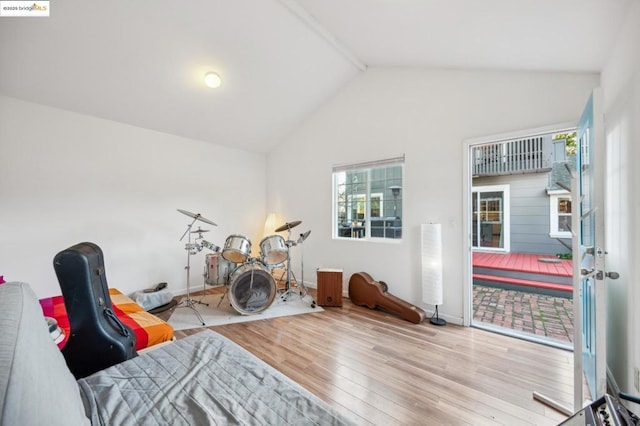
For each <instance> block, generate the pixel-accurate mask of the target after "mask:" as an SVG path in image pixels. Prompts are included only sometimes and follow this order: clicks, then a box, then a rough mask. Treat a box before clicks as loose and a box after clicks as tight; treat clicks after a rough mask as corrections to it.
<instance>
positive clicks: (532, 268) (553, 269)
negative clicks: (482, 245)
mask: <svg viewBox="0 0 640 426" xmlns="http://www.w3.org/2000/svg"><path fill="white" fill-rule="evenodd" d="M541 258H546V259H555V260H559V262H558V263H550V262H541V261H540V260H539V259H541ZM473 266H474V267H479V268H493V269H505V270H509V271H519V272H532V273H537V274H546V275H557V276H563V277H571V276H573V262H572V261H571V260H568V259H557V258H556V257H555V256H553V255H547V254H529V253H487V252H474V253H473Z"/></svg>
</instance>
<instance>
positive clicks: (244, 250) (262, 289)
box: [178, 209, 316, 325]
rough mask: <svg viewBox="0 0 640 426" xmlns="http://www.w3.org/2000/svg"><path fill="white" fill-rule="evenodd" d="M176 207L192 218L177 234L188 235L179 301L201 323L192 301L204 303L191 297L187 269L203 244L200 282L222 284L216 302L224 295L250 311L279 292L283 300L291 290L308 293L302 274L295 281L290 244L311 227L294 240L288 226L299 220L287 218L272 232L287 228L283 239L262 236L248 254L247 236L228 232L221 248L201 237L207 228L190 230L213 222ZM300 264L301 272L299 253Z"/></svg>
mask: <svg viewBox="0 0 640 426" xmlns="http://www.w3.org/2000/svg"><path fill="white" fill-rule="evenodd" d="M178 211H179V212H180V213H183V214H185V215H187V216H189V217H191V218H192V219H193V221H192V222H191V223H190V224H189V225H188V226H187V230H186V231H185V233H184V234H183V235H182V237H181V238H180V241H182V240H183V239H184V237H185V236H187V235H188V236H189V238H188V242H187V243H186V244H185V250H186V251H187V266H186V267H185V269H186V271H187V295H186V298H185V299H183V301H182V304H184V306H185V307H189V308H191V309H192V310H193V311H194V312H195V314H196V316H197V317H198V319H199V320H200V322H201V323H202V325H205V324H204V321H203V319H202V316H201V315H200V313H199V312H198V310H197V309H196V308H195V304H196V303H200V304H204V305H208V304H206V303H203V302H202V301H201V300H200V301H197V300H194V299H192V298H191V296H190V274H189V270H190V263H191V262H190V258H191V256H193V255H195V254H197V253H198V252H200V251H202V249H204V248H206V249H208V250H210V251H211V252H212V253H208V254H207V255H206V256H205V268H204V274H203V275H204V278H205V280H204V284H208V285H210V286H225V292H224V294H223V295H222V298H221V299H220V302H218V306H219V305H220V303H222V300H223V299H224V298H225V297H226V296H228V297H229V302H230V303H231V306H233V308H234V309H235V310H236V311H237V312H238V313H240V314H243V315H253V314H258V313H260V312H262V311H264V310H265V309H267V308H268V307H269V306H271V304H272V303H273V301H274V300H275V298H276V296H279V297H280V298H281V299H282V300H283V301H286V300H287V299H288V298H289V297H290V296H291V295H293V294H295V293H298V294H299V295H300V298H301V299H303V298H304V297H305V296H310V294H309V292H308V290H307V288H306V287H305V285H304V275H302V281H301V282H298V281H297V280H296V279H295V276H294V274H293V271H292V270H291V247H295V246H298V245H299V246H302V244H303V242H304V241H305V240H306V239H307V238H308V237H309V234H310V233H311V231H307V232H305V233H303V234H300V237H299V238H298V239H297V240H296V241H293V240H292V239H291V229H292V228H294V227H296V226H298V225H300V224H301V223H302V222H301V221H294V222H288V223H285V224H284V225H282V226H280V227H278V228H276V229H275V230H274V232H284V231H287V239H286V240H285V239H284V238H283V237H282V236H280V235H278V234H274V235H269V236H267V237H264V238H263V239H262V240H261V241H260V257H251V241H250V240H249V239H248V238H247V237H245V236H243V235H238V234H233V235H229V236H228V237H227V239H226V240H225V243H224V247H223V248H222V249H221V248H220V247H218V246H217V245H215V244H213V243H210V242H209V241H207V240H205V239H204V237H203V234H204V233H205V232H209V231H208V230H205V229H200V227H198V229H196V230H191V228H192V226H193V224H194V223H195V222H196V221H201V222H204V223H207V224H210V225H213V226H217V225H216V224H215V223H214V222H212V221H210V220H208V219H206V218H204V217H202V215H200V214H199V213H191V212H188V211H186V210H181V209H178ZM192 234H198V235H197V237H196V238H195V240H194V242H191V235H192ZM301 265H302V271H303V272H302V274H304V260H303V257H302V255H301ZM278 270H284V271H283V272H282V273H281V275H280V278H279V279H278V282H283V281H284V288H283V289H280V288H279V287H278V285H277V283H276V279H275V278H274V275H277V271H278ZM285 274H286V280H285ZM204 284H203V288H204ZM310 298H311V307H312V308H315V307H316V302H315V299H313V297H310Z"/></svg>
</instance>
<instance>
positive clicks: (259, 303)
mask: <svg viewBox="0 0 640 426" xmlns="http://www.w3.org/2000/svg"><path fill="white" fill-rule="evenodd" d="M229 282H230V283H231V285H230V287H229V301H230V302H231V306H233V308H234V309H235V310H236V311H238V312H239V313H241V314H244V315H252V314H258V313H260V312H262V311H264V310H265V309H267V308H268V307H269V306H271V303H273V299H274V298H275V297H276V291H277V290H276V281H275V280H274V279H273V277H272V276H271V274H270V273H269V272H268V271H267V269H266V268H265V266H264V265H262V264H261V263H245V264H243V265H240V266H239V267H237V268H236V270H235V271H233V273H232V274H231V277H230V279H229Z"/></svg>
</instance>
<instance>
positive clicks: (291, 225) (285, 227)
mask: <svg viewBox="0 0 640 426" xmlns="http://www.w3.org/2000/svg"><path fill="white" fill-rule="evenodd" d="M301 223H302V221H301V220H295V221H293V222H287V223H285V224H284V225H282V226H280V227H278V228H276V230H275V231H273V232H282V231H286V230H288V229H291V228H295V227H296V226H298V225H300V224H301Z"/></svg>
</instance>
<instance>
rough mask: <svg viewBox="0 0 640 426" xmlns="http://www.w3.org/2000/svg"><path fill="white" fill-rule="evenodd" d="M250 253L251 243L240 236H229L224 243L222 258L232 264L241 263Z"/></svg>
mask: <svg viewBox="0 0 640 426" xmlns="http://www.w3.org/2000/svg"><path fill="white" fill-rule="evenodd" d="M250 253H251V241H249V239H248V238H246V237H244V236H242V235H229V236H228V237H227V240H226V241H225V242H224V249H223V250H222V257H224V258H225V259H227V260H228V261H229V262H233V263H243V262H245V261H246V260H247V258H248V257H249V254H250Z"/></svg>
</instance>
